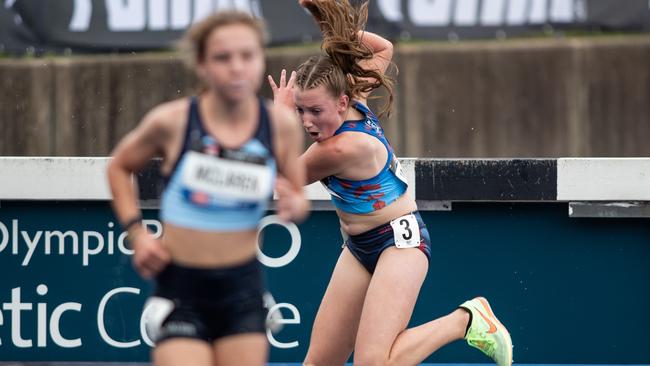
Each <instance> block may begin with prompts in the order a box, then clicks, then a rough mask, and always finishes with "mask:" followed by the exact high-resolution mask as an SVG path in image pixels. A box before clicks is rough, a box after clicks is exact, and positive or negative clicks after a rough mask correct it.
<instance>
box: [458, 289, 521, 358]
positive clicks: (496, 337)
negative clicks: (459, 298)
mask: <svg viewBox="0 0 650 366" xmlns="http://www.w3.org/2000/svg"><path fill="white" fill-rule="evenodd" d="M460 307H461V308H463V309H465V310H467V311H469V312H470V313H471V314H472V319H471V322H472V324H471V325H470V327H469V329H468V330H467V334H466V335H465V339H466V340H467V343H468V344H469V345H470V346H472V347H474V348H478V349H479V350H481V352H483V353H485V354H486V355H488V356H489V357H490V358H491V359H493V360H494V362H496V363H497V365H499V366H511V365H512V340H511V339H510V334H509V333H508V330H507V329H506V327H504V326H503V324H501V322H500V321H499V319H497V317H496V316H494V313H493V312H492V308H490V304H488V302H487V300H486V299H485V298H483V297H477V298H474V299H472V300H469V301H465V302H464V303H463V304H462V305H461V306H460Z"/></svg>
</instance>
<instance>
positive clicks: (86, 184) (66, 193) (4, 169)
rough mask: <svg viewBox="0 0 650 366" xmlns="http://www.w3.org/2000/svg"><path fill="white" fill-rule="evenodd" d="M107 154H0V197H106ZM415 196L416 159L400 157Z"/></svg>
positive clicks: (317, 193) (313, 189)
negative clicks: (44, 155) (33, 155)
mask: <svg viewBox="0 0 650 366" xmlns="http://www.w3.org/2000/svg"><path fill="white" fill-rule="evenodd" d="M108 161H109V158H85V157H0V200H3V199H5V200H9V199H10V200H109V199H111V194H110V189H109V188H108V182H107V180H106V165H107V164H108ZM401 162H402V164H403V168H404V173H405V175H406V177H407V178H408V180H409V191H410V192H411V194H412V195H413V197H415V188H414V186H415V159H401ZM305 194H306V195H307V198H309V199H310V200H315V201H329V199H330V195H329V193H327V190H325V188H324V187H323V185H322V184H321V183H320V182H316V183H312V184H310V185H308V186H307V187H305Z"/></svg>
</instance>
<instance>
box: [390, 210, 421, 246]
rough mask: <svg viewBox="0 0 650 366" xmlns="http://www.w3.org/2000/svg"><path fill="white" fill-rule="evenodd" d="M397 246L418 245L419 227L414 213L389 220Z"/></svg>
mask: <svg viewBox="0 0 650 366" xmlns="http://www.w3.org/2000/svg"><path fill="white" fill-rule="evenodd" d="M390 226H391V227H392V228H393V235H394V236H395V246H396V247H398V248H415V247H418V246H420V227H419V226H418V220H417V219H416V218H415V215H413V214H408V215H404V216H402V217H398V218H396V219H395V220H393V221H391V222H390Z"/></svg>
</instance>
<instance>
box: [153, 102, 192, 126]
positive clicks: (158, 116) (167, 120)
mask: <svg viewBox="0 0 650 366" xmlns="http://www.w3.org/2000/svg"><path fill="white" fill-rule="evenodd" d="M189 108H190V99H189V98H179V99H175V100H172V101H168V102H165V103H161V104H159V105H157V106H155V107H153V108H152V109H151V110H150V111H149V113H147V115H146V116H145V118H144V121H148V122H149V123H152V124H156V125H158V126H159V127H173V126H174V125H177V124H178V123H179V122H180V121H183V120H185V119H187V115H188V113H189Z"/></svg>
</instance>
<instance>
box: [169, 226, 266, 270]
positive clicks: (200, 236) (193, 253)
mask: <svg viewBox="0 0 650 366" xmlns="http://www.w3.org/2000/svg"><path fill="white" fill-rule="evenodd" d="M164 232H165V235H164V236H163V245H164V246H165V247H166V248H167V249H168V250H169V252H170V254H171V257H172V262H175V263H178V264H180V265H187V266H192V267H203V268H218V267H230V266H235V265H238V264H242V263H245V262H247V261H249V260H251V259H253V258H254V257H255V256H256V253H257V228H255V229H253V230H247V231H236V232H207V231H198V230H194V229H186V228H182V227H178V226H174V225H172V224H168V223H166V224H165V225H164Z"/></svg>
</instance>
